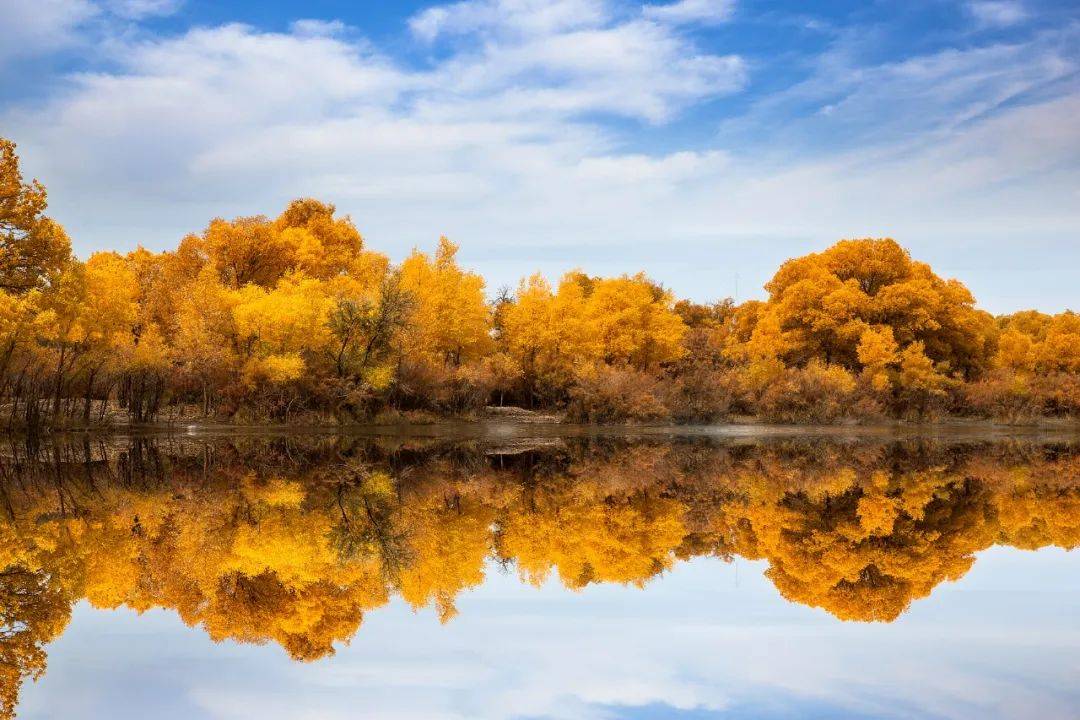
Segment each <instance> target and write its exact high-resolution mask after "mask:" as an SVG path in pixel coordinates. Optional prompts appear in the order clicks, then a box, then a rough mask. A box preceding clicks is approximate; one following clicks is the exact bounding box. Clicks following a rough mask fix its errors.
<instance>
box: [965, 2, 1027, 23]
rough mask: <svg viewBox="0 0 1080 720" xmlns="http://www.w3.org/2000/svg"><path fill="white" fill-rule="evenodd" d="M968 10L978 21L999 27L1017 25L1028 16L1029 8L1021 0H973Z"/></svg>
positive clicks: (968, 5)
mask: <svg viewBox="0 0 1080 720" xmlns="http://www.w3.org/2000/svg"><path fill="white" fill-rule="evenodd" d="M967 10H968V12H969V13H971V16H972V17H974V18H975V20H976V21H977V22H978V23H980V24H982V25H993V26H997V27H1005V26H1008V25H1015V24H1016V23H1018V22H1021V21H1023V20H1026V19H1027V17H1028V12H1027V9H1026V8H1025V7H1024V4H1023V3H1022V2H1019V0H971V1H970V2H968V3H967Z"/></svg>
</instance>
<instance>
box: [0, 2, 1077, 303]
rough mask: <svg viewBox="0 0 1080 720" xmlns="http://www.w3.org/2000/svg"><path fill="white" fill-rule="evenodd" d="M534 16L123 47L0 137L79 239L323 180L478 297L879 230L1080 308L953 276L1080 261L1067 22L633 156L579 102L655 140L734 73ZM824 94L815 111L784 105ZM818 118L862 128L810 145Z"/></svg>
mask: <svg viewBox="0 0 1080 720" xmlns="http://www.w3.org/2000/svg"><path fill="white" fill-rule="evenodd" d="M532 5H535V4H530V3H527V2H524V1H521V2H516V3H515V2H501V3H495V2H468V3H459V4H457V5H450V6H444V7H441V8H436V10H444V11H445V12H446V13H447V14H448V16H454V17H459V19H458V20H454V21H453V23H451V24H450V25H442V26H440V27H441V29H439V30H437V31H435V32H434V33H433V34H432V35H431V37H433V38H435V39H438V38H443V37H449V33H450V32H451V31H450V30H449V29H448V28H449V27H451V26H452V27H453V28H455V29H454V30H453V33H454V34H456V36H457V37H459V38H461V39H462V40H463V42H462V43H461V45H460V47H457V46H454V45H452V46H451V47H450V48H449V52H448V53H447V54H446V55H443V56H441V57H442V59H439V60H434V61H433V63H432V65H431V67H430V68H425V69H419V70H418V69H415V68H410V67H407V66H405V65H402V64H401V63H398V62H395V61H393V60H391V59H390V58H388V57H387V56H385V55H383V54H382V53H381V52H380V51H379V50H378V48H376V47H373V46H372V45H371V44H370V43H368V42H367V41H365V40H363V39H356V38H354V37H353V35H351V34H350V33H347V32H345V30H346V28H344V27H343V26H341V25H339V24H334V23H329V24H326V23H316V24H313V23H306V22H301V23H298V24H296V25H294V26H293V28H292V30H291V31H290V32H287V33H271V32H262V31H258V30H255V29H253V28H250V27H246V26H242V25H227V26H222V27H213V28H202V29H196V30H193V31H190V32H188V33H186V34H183V35H179V36H175V37H170V38H165V39H150V40H141V41H135V42H133V41H123V42H122V44H121V45H120V46H119V48H118V50H117V52H116V53H115V54H114V55H113V56H112V58H111V61H112V62H113V63H115V64H116V68H115V69H114V70H112V71H110V72H99V73H93V74H83V75H77V76H74V77H72V78H70V83H69V86H68V89H67V90H66V91H65V92H63V93H60V94H58V95H55V96H53V97H52V98H51V99H50V100H49V101H47V102H46V103H45V104H43V105H21V106H9V107H7V108H4V109H3V110H0V127H3V128H4V130H5V133H6V134H10V135H11V136H12V137H13V138H14V139H15V140H16V141H17V142H19V143H20V153H21V155H22V157H23V162H24V168H25V170H26V172H27V174H28V175H33V176H37V177H40V178H41V179H42V180H43V181H44V182H46V184H47V185H48V187H49V189H50V201H51V203H52V205H51V207H52V212H53V213H54V214H55V215H56V217H57V218H58V219H59V220H60V221H61V222H64V223H65V224H66V225H68V227H69V230H70V231H71V233H72V235H73V237H74V238H75V242H76V247H77V249H78V251H79V252H81V253H83V254H85V253H86V252H88V251H89V250H91V249H96V248H101V247H117V248H120V249H123V248H128V247H132V246H133V245H134V244H135V243H139V242H141V243H143V244H146V245H149V246H151V247H155V248H165V247H169V246H172V245H174V244H175V243H176V242H177V240H178V239H179V238H180V237H181V236H182V235H183V234H184V233H185V232H189V231H192V230H196V229H198V228H199V227H201V226H202V225H203V224H204V223H205V222H206V221H207V220H208V219H209V218H210V217H213V216H216V215H226V216H234V215H240V214H251V213H259V212H263V213H273V212H276V211H277V210H278V208H280V207H281V206H283V205H284V203H285V202H287V201H288V200H289V199H291V198H292V197H296V196H299V195H315V196H320V197H325V198H326V199H327V200H329V201H331V202H335V203H337V204H338V206H339V207H340V209H341V210H342V211H344V212H349V213H351V214H352V215H353V217H354V218H355V220H356V222H357V224H358V226H359V227H360V228H361V230H362V231H363V232H364V233H365V235H366V236H367V237H368V239H369V241H370V242H371V244H372V246H374V247H378V248H382V249H385V250H387V251H389V252H390V253H391V254H392V255H393V256H395V257H400V256H401V255H402V254H403V253H404V252H405V251H407V249H408V248H409V247H411V246H412V245H414V244H425V245H426V244H430V243H431V241H432V239H433V238H436V237H438V235H439V233H441V232H445V233H448V234H450V235H451V236H453V237H455V238H456V239H457V240H459V241H460V242H461V243H462V244H463V258H464V259H465V260H466V261H467V262H471V261H476V263H477V265H478V267H479V269H480V270H482V271H484V272H485V273H487V274H489V275H490V279H491V285H492V286H493V287H497V286H498V285H500V284H503V283H508V284H513V283H514V282H516V278H517V277H519V276H521V275H523V274H526V273H529V272H531V271H533V270H535V269H544V270H546V271H551V272H557V271H559V270H562V269H566V268H568V267H570V266H574V265H583V266H585V267H588V269H589V270H590V271H594V272H621V271H624V270H633V269H637V268H641V267H646V268H648V269H649V270H650V272H652V273H654V274H655V275H657V276H658V278H659V279H661V280H663V281H664V282H666V283H667V284H668V285H669V286H672V287H673V288H675V289H676V291H677V292H680V293H684V294H687V295H691V296H694V297H699V298H707V297H715V296H723V295H726V294H729V293H730V292H731V291H732V286H731V282H730V277H729V276H730V275H732V274H733V273H734V272H735V271H739V272H740V274H741V287H742V288H743V291H744V292H745V289H746V288H753V287H758V286H760V284H761V282H763V281H764V280H765V279H766V278H767V276H768V275H769V274H771V272H772V271H773V270H774V269H775V266H776V265H777V264H778V263H779V261H780V260H782V259H783V258H784V257H786V256H789V255H791V254H793V253H794V252H805V251H806V250H807V249H808V248H809V247H810V246H814V247H817V246H824V245H825V244H827V243H829V242H831V241H833V240H835V239H836V238H838V237H841V236H852V235H895V236H898V239H900V240H901V241H903V242H905V243H906V244H908V245H910V246H911V247H912V248H913V250H914V252H915V254H916V255H918V256H920V257H923V258H925V259H927V260H929V261H931V262H934V263H935V264H943V265H944V267H945V271H946V272H951V273H953V274H961V275H963V276H964V278H965V279H966V280H968V281H969V283H970V284H972V285H973V286H974V289H975V290H976V293H977V295H979V296H980V297H981V298H982V299H984V300H987V302H988V303H989V304H990V305H991V307H998V308H1000V309H1008V308H1009V307H1012V306H1014V304H1021V305H1033V304H1042V305H1044V306H1047V307H1052V306H1057V305H1058V304H1072V305H1076V304H1077V300H1076V298H1075V289H1074V288H1072V287H1071V285H1069V283H1067V282H1065V281H1062V283H1059V287H1056V288H1055V287H1052V283H1049V282H1041V283H1040V284H1039V286H1038V287H1035V286H1029V285H1026V284H1023V283H1021V284H1017V283H1016V282H1011V283H1000V284H999V285H997V286H995V284H994V283H991V282H989V281H986V278H988V277H989V275H987V274H986V273H993V272H998V271H999V270H998V268H1000V267H1006V266H1008V265H1007V264H1003V263H1000V262H999V263H997V264H996V265H995V267H989V268H986V269H984V270H982V271H979V272H983V273H984V274H983V275H981V276H980V275H979V274H978V273H977V272H973V271H972V268H971V267H970V266H971V265H972V264H973V263H978V262H980V261H981V259H983V258H990V257H1006V256H1007V257H1009V258H1011V260H1010V262H1012V261H1013V260H1015V262H1013V264H1012V270H1013V272H1014V274H1015V275H1014V278H1013V279H1014V280H1015V277H1021V275H1020V274H1019V273H1022V271H1023V268H1024V265H1023V264H1024V263H1028V264H1029V265H1032V267H1033V268H1034V265H1033V263H1036V261H1037V255H1033V254H1031V253H1024V252H1022V251H1021V250H1020V248H1021V241H1020V239H1021V238H1032V239H1034V238H1039V239H1046V240H1045V241H1046V242H1053V243H1057V244H1056V245H1055V246H1054V247H1053V249H1052V250H1051V252H1054V253H1056V256H1057V257H1059V258H1060V259H1061V260H1062V261H1063V262H1066V263H1067V262H1068V261H1070V260H1071V259H1075V260H1077V261H1080V250H1078V249H1077V248H1080V242H1078V240H1080V238H1078V237H1077V235H1076V228H1077V227H1080V210H1078V206H1077V203H1076V195H1075V188H1076V187H1078V186H1080V170H1078V168H1080V157H1078V155H1080V130H1078V129H1077V125H1076V123H1075V117H1076V116H1077V115H1080V95H1078V94H1077V93H1076V92H1069V91H1068V90H1062V89H1061V88H1060V87H1059V86H1056V85H1055V83H1057V84H1059V85H1060V83H1062V82H1065V81H1066V80H1067V78H1068V77H1069V73H1071V72H1074V71H1075V68H1074V67H1073V65H1072V64H1071V63H1072V61H1071V60H1069V59H1068V57H1063V56H1062V55H1061V53H1060V48H1061V47H1067V46H1068V44H1069V42H1070V38H1071V37H1072V36H1070V35H1069V34H1068V33H1069V31H1067V30H1063V31H1060V32H1058V33H1057V34H1050V35H1042V36H1038V37H1035V38H1033V39H1032V40H1031V41H1030V42H1026V43H1016V44H1001V45H992V46H987V47H976V48H972V49H969V50H962V51H960V50H957V51H949V52H946V53H939V54H935V55H928V56H925V57H917V58H913V59H909V60H906V61H903V62H899V63H890V64H886V65H881V66H877V67H860V66H858V65H856V64H853V63H852V62H850V59H849V58H837V57H830V58H826V59H825V60H823V62H822V64H821V66H820V67H818V68H817V69H816V70H815V71H814V73H813V75H812V77H811V78H810V79H809V80H807V81H806V82H805V83H803V84H801V85H800V86H797V87H796V88H794V89H793V90H791V91H790V92H788V93H784V94H779V95H773V96H770V97H769V98H768V99H767V100H765V101H762V102H760V103H758V104H757V105H756V106H754V108H753V109H751V110H750V111H749V113H747V114H746V115H745V117H744V119H743V120H742V121H741V123H729V124H726V125H724V126H723V128H722V132H721V134H720V135H719V136H718V137H717V138H715V139H714V140H713V142H711V143H705V144H704V146H697V147H689V146H686V145H684V144H681V143H679V142H678V141H677V139H676V140H674V141H668V143H667V144H668V147H669V148H670V149H667V150H664V151H658V150H651V151H650V150H647V149H644V148H643V147H642V146H640V145H639V146H631V145H628V144H627V142H626V137H627V135H626V134H624V133H623V132H622V131H620V130H619V129H618V128H617V127H616V126H614V125H613V124H611V123H609V122H606V121H603V120H598V119H597V117H598V116H610V115H617V116H621V117H622V118H624V119H627V120H629V121H630V122H632V123H635V124H636V125H637V126H638V127H639V128H640V127H642V126H644V127H645V130H642V131H641V132H642V133H644V134H648V133H651V132H659V129H658V128H659V126H662V125H663V124H664V123H666V122H669V121H670V120H671V119H673V118H677V117H678V116H679V114H680V113H682V112H684V111H685V110H686V109H687V108H692V107H694V106H696V105H698V104H699V103H702V102H703V101H707V100H710V99H714V98H717V97H720V96H722V95H723V94H725V93H730V92H735V91H737V90H738V88H739V87H741V84H742V83H743V82H745V68H744V67H743V63H742V61H741V60H740V59H739V58H738V57H735V56H725V55H718V54H711V53H707V52H704V51H701V50H700V49H698V48H697V47H695V46H694V44H693V43H692V42H691V41H689V40H688V39H687V38H685V37H684V36H683V35H682V34H680V32H679V31H678V29H677V28H675V27H673V26H670V25H664V24H662V23H660V22H657V21H653V20H648V19H643V18H641V17H637V18H633V17H630V18H627V17H617V16H614V15H610V14H606V13H607V11H606V10H605V9H604V8H605V7H606V6H604V5H603V4H594V3H585V2H579V3H566V8H570V7H571V6H572V7H575V8H577V9H578V10H579V11H580V12H578V13H577V14H576V15H575V14H574V13H571V12H569V10H566V9H565V8H564V11H563V14H556V15H550V16H544V17H545V18H546V19H537V18H536V17H534V16H531V15H529V13H528V12H527V10H528V9H529V8H530V7H532ZM590 8H594V9H596V8H599V10H598V11H597V12H598V13H599V14H592V15H590V14H589V12H586V11H588V10H589V9H590ZM533 9H535V7H534V8H533ZM481 10H483V11H484V12H481ZM466 11H468V12H466ZM428 12H432V11H428ZM469 13H472V14H469ZM484 13H487V14H486V15H485V14H484ZM425 14H426V13H422V14H421V15H419V16H417V19H416V20H414V28H415V23H416V22H418V21H419V18H422V17H424V15H425ZM455 14H456V15H455ZM466 16H467V17H469V18H472V19H471V20H469V22H468V23H466V22H465V20H463V19H460V18H464V17H466ZM480 17H483V18H487V19H484V20H483V21H482V22H481V21H480V20H477V19H476V18H480ZM572 17H576V18H577V19H576V20H572V19H571V18H572ZM491 18H496V19H494V20H493V19H491ZM555 18H558V19H555ZM443 21H445V22H449V21H448V20H445V18H444V20H443ZM443 21H440V22H443ZM470 23H471V24H470ZM436 24H437V23H436ZM461 33H465V35H464V36H462V35H461ZM1051 86H1054V87H1058V90H1057V91H1056V92H1055V93H1049V92H1048V93H1046V94H1045V96H1043V95H1039V93H1040V92H1041V90H1042V89H1043V88H1046V87H1051ZM1033 96H1037V97H1039V98H1041V99H1039V100H1038V101H1037V102H1036V101H1035V98H1034V97H1033ZM815 104H816V106H817V107H823V106H824V105H832V106H833V110H832V114H831V115H830V116H829V117H828V118H825V117H821V116H815V115H813V113H809V114H806V113H804V114H800V111H799V110H798V108H799V107H800V106H802V105H810V106H815ZM755 133H756V135H755ZM828 133H839V134H840V135H841V136H842V137H846V136H850V137H851V138H853V140H854V142H851V143H847V144H845V143H844V142H842V138H841V139H840V140H837V139H836V138H826V140H827V141H822V142H821V143H820V144H818V143H817V140H818V139H820V138H822V137H825V136H826V135H827V134H828ZM762 135H764V136H766V137H767V138H768V142H762V138H761V136H762ZM792 138H794V139H792ZM806 138H810V140H809V141H807V140H806ZM837 146H839V147H841V148H844V147H846V148H848V149H846V150H836V149H835V148H836V147H837ZM807 147H815V148H817V150H816V151H814V152H807V151H806V148H807ZM827 148H833V149H832V150H828V149H827ZM675 248H677V249H678V251H677V252H673V249H675ZM1003 253H1004V255H1003ZM1008 253H1012V255H1009V254H1008ZM995 254H996V255H995ZM987 262H989V261H987ZM718 268H719V269H718ZM954 268H955V269H954ZM975 270H976V271H977V270H978V268H975ZM968 271H972V272H970V274H967V273H968ZM721 276H723V277H721ZM980 277H981V278H983V280H982V281H981V280H980ZM984 281H985V282H984ZM980 282H982V284H981V285H980ZM994 287H999V288H1004V289H1001V290H998V293H999V294H998V295H997V296H996V297H995V296H993V295H989V294H987V293H986V292H985V288H994ZM1021 287H1023V288H1028V289H1025V290H1023V291H1021V289H1019V288H1021ZM1010 288H1011V289H1010ZM1021 292H1025V293H1029V296H1030V297H1031V298H1034V297H1035V296H1036V295H1038V296H1039V297H1041V298H1043V300H1042V301H1041V303H1038V302H1037V301H1036V300H1035V299H1026V300H1025V299H1024V297H1027V296H1024V295H1022V294H1021ZM1009 293H1012V295H1009ZM1052 293H1053V294H1052ZM1070 298H1071V299H1070ZM995 303H996V305H995Z"/></svg>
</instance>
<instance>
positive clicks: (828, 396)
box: [757, 361, 865, 423]
mask: <svg viewBox="0 0 1080 720" xmlns="http://www.w3.org/2000/svg"><path fill="white" fill-rule="evenodd" d="M857 389H858V386H857V383H856V382H855V377H854V376H853V375H852V374H851V373H850V372H848V371H847V370H845V369H844V368H842V367H840V366H838V365H826V364H824V363H820V362H817V361H813V362H811V363H810V364H809V365H807V366H806V367H805V368H788V369H786V370H784V371H783V372H782V373H780V375H779V376H778V377H777V379H776V381H775V382H773V383H771V384H770V385H769V386H767V387H766V388H765V390H764V391H763V392H762V394H761V396H760V397H759V399H758V402H757V414H758V415H760V416H761V417H762V418H763V419H766V420H770V421H772V422H784V423H805V422H817V423H832V422H837V421H839V420H842V419H844V418H846V417H852V416H853V412H852V411H853V409H854V408H855V407H856V400H857V399H859V398H858V393H857ZM861 412H865V411H861Z"/></svg>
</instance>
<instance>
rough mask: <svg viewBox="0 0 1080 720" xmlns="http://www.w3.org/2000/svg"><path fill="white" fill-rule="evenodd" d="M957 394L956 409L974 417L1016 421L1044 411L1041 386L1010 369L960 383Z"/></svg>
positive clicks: (1030, 417)
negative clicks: (973, 380)
mask: <svg viewBox="0 0 1080 720" xmlns="http://www.w3.org/2000/svg"><path fill="white" fill-rule="evenodd" d="M957 395H958V397H957V404H958V405H959V407H958V408H957V409H958V410H959V411H960V412H963V413H968V414H972V415H975V416H977V417H985V418H994V419H997V420H1004V421H1006V422H1010V423H1017V422H1023V421H1025V420H1032V419H1034V418H1037V417H1040V416H1042V415H1043V414H1044V412H1045V405H1046V402H1045V397H1043V395H1042V393H1041V392H1040V388H1038V387H1036V386H1034V385H1033V384H1032V382H1031V380H1030V378H1028V377H1026V376H1024V375H1020V374H1017V373H1015V372H1014V371H1012V370H1004V369H1003V370H997V371H995V372H993V373H991V374H990V375H988V376H987V377H985V378H984V379H982V380H980V381H978V382H973V383H968V384H966V385H962V386H961V387H960V391H959V392H958V393H957Z"/></svg>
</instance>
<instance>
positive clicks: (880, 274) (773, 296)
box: [759, 239, 992, 384]
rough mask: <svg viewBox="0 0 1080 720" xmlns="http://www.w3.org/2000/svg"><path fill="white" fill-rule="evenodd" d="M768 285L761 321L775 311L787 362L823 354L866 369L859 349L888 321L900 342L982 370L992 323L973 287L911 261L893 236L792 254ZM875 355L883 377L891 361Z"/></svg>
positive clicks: (958, 366) (956, 365) (962, 367)
mask: <svg viewBox="0 0 1080 720" xmlns="http://www.w3.org/2000/svg"><path fill="white" fill-rule="evenodd" d="M765 288H766V289H767V290H768V291H769V300H768V302H767V303H766V304H765V306H764V311H763V314H762V318H761V320H759V322H764V321H765V318H766V317H768V316H772V318H773V319H772V320H771V323H772V325H771V326H769V327H770V328H772V329H771V330H770V331H769V335H771V336H773V337H777V338H779V337H784V338H785V340H786V342H785V343H777V347H778V350H779V353H780V356H781V357H782V358H783V359H784V361H785V362H787V363H790V364H796V365H802V364H805V363H806V362H808V361H809V360H810V359H812V358H818V359H821V360H823V361H825V362H828V363H839V364H841V365H844V366H845V367H847V368H848V369H851V370H860V369H863V368H866V367H868V364H867V362H864V361H863V360H862V359H861V358H860V350H859V348H860V345H861V344H862V343H863V339H864V337H865V335H866V332H867V331H868V329H873V331H874V332H877V333H881V332H883V331H884V329H886V328H887V329H888V331H889V332H890V333H891V337H892V339H893V341H894V342H895V343H897V344H898V345H899V347H900V348H901V349H902V348H904V347H907V346H908V345H910V344H911V343H914V342H922V343H923V345H922V348H923V352H925V353H926V354H928V355H929V357H930V358H931V359H932V360H933V361H934V362H944V363H948V364H949V365H950V367H952V368H953V369H955V370H959V371H961V372H963V373H964V374H967V375H969V374H974V373H977V372H979V371H980V369H981V368H983V367H984V366H985V365H986V364H987V362H988V358H987V357H986V349H985V348H986V338H987V336H988V334H989V333H990V332H991V330H992V328H989V327H988V323H987V321H986V319H985V317H983V314H981V313H979V312H978V311H976V310H975V309H974V299H973V298H972V297H971V294H970V293H969V292H968V291H967V289H966V288H964V286H963V285H961V284H960V283H958V282H956V281H946V280H942V279H941V278H939V277H938V276H937V275H935V274H934V273H933V272H932V271H931V270H930V268H929V266H927V265H925V264H924V263H919V262H915V261H913V260H911V258H910V257H909V256H908V254H907V252H906V251H905V250H904V249H903V248H901V247H900V246H899V245H898V244H897V243H896V242H894V241H893V240H888V239H886V240H844V241H841V242H839V243H837V244H836V245H834V246H832V247H831V248H829V249H828V250H826V251H824V252H822V253H817V254H812V255H807V256H805V257H802V258H797V259H795V260H789V261H788V262H786V263H784V265H783V266H782V267H781V268H780V270H779V271H778V272H777V274H776V276H775V277H774V278H773V279H772V280H771V281H770V282H769V283H768V284H766V286H765ZM781 334H782V335H781ZM868 342H870V341H868ZM874 342H876V341H874ZM877 344H878V346H879V347H878V350H884V349H885V348H884V347H883V346H881V343H880V342H878V343H877ZM865 352H867V353H869V352H870V348H869V346H867V347H866V349H865ZM868 358H869V356H868ZM872 360H873V362H872V363H871V364H875V363H876V366H875V370H874V371H873V375H874V376H875V377H880V375H881V371H882V369H883V368H884V366H885V365H887V364H888V363H889V362H890V360H885V361H884V362H882V359H881V358H880V357H876V356H875V357H874V358H872ZM877 382H878V383H879V384H880V383H881V382H882V381H881V380H878V381H877Z"/></svg>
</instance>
